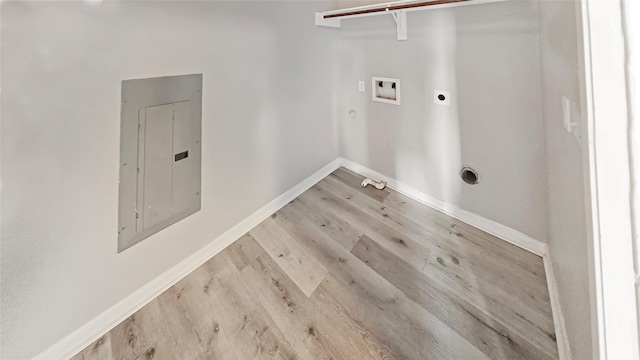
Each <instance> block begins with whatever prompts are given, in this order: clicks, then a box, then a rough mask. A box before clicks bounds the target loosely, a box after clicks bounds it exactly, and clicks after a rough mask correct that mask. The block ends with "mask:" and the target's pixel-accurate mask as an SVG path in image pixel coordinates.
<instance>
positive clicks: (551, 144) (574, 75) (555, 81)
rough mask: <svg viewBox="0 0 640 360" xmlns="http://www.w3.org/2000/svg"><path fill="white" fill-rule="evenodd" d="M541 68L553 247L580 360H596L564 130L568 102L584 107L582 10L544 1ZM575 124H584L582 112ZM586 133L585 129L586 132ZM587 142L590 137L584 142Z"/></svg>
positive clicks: (575, 144) (578, 151) (575, 143)
mask: <svg viewBox="0 0 640 360" xmlns="http://www.w3.org/2000/svg"><path fill="white" fill-rule="evenodd" d="M539 12H540V62H541V70H542V71H541V74H542V103H543V116H544V130H545V146H546V154H547V155H546V158H547V182H548V191H549V235H548V244H549V250H550V254H551V259H552V261H553V267H554V272H555V275H556V277H557V281H558V292H559V295H560V302H561V305H562V310H563V313H564V317H565V325H566V328H567V333H568V337H569V344H570V347H571V353H572V355H573V358H574V359H591V358H592V346H591V308H590V301H589V299H590V295H589V270H588V262H587V261H588V254H587V249H588V246H589V243H588V238H587V223H586V211H585V185H584V180H583V179H584V175H583V154H582V147H581V145H580V143H581V142H580V141H579V140H578V139H576V138H575V137H574V136H573V135H572V134H570V133H568V132H567V131H566V130H565V128H564V127H563V110H562V97H563V96H564V97H566V98H568V99H569V100H570V101H571V102H573V103H574V104H575V105H576V106H575V108H576V109H579V108H580V107H579V106H578V104H579V103H580V89H579V76H580V74H579V66H578V37H577V27H576V9H575V3H574V2H572V1H541V2H540V3H539ZM574 115H575V116H574V118H573V120H572V121H575V122H578V123H582V122H583V121H582V120H581V119H580V114H579V111H578V112H577V113H574ZM582 131H584V129H582ZM582 138H584V136H583V137H582Z"/></svg>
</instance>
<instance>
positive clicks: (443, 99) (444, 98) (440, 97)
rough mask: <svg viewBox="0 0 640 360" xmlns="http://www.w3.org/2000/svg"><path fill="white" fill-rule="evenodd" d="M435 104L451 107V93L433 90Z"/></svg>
mask: <svg viewBox="0 0 640 360" xmlns="http://www.w3.org/2000/svg"><path fill="white" fill-rule="evenodd" d="M433 103H434V104H438V105H446V106H451V93H450V92H449V91H446V90H433Z"/></svg>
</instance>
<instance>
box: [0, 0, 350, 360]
mask: <svg viewBox="0 0 640 360" xmlns="http://www.w3.org/2000/svg"><path fill="white" fill-rule="evenodd" d="M332 5H333V6H332ZM334 7H335V4H332V3H331V2H322V3H320V2H307V3H295V2H233V3H232V2H220V3H213V2H164V1H162V2H111V1H105V2H103V3H102V4H101V5H89V4H87V3H86V2H41V3H35V2H7V1H3V2H2V18H1V20H2V21H1V22H2V29H1V30H2V38H1V40H2V52H1V56H2V58H1V64H2V73H3V77H2V103H1V106H2V113H1V115H2V129H1V130H2V139H1V141H2V142H1V144H2V148H1V151H2V168H1V171H2V203H1V205H2V211H3V212H2V248H1V253H2V255H1V256H2V257H1V262H2V267H1V272H2V284H1V286H2V295H1V296H2V298H1V300H2V305H1V318H2V329H1V330H2V337H1V341H2V358H3V359H24V358H28V357H31V356H34V355H36V354H38V353H39V352H41V351H43V350H44V349H45V348H47V347H48V346H50V345H52V344H54V343H55V342H56V341H58V340H60V339H61V338H63V337H64V336H65V335H67V334H69V333H71V332H72V331H74V330H75V329H77V328H78V327H80V326H81V325H83V324H85V323H86V322H87V321H89V320H91V319H92V318H94V317H95V316H97V315H98V314H100V313H101V312H102V311H104V310H106V309H107V308H109V307H110V306H112V305H114V304H115V303H116V302H117V301H119V300H121V299H123V298H125V297H126V296H127V295H129V294H130V293H132V292H133V291H135V290H136V289H138V288H139V287H141V286H142V285H144V284H145V283H147V282H149V281H150V280H151V279H153V278H155V277H156V276H158V275H159V274H161V273H162V272H164V271H165V270H167V269H169V268H170V267H171V266H173V265H174V264H176V263H178V262H179V261H180V260H182V259H184V258H186V257H187V256H189V255H190V254H192V253H194V252H196V251H197V250H198V249H200V248H202V247H203V246H204V245H206V244H208V243H209V242H210V241H211V240H212V239H214V238H215V237H216V236H217V235H219V234H221V233H222V232H224V231H225V230H227V229H228V228H230V227H231V226H233V225H235V224H236V223H238V222H239V221H240V220H242V219H243V218H245V217H246V216H248V215H249V214H251V213H252V212H254V211H255V210H257V209H258V208H260V207H261V206H262V205H264V204H266V203H267V202H269V201H270V200H272V199H274V198H275V197H277V196H278V195H279V194H281V193H283V192H284V191H286V190H288V189H289V188H291V187H292V186H293V185H294V184H296V183H298V182H299V181H301V180H303V179H304V178H306V177H307V176H309V175H310V174H312V173H313V172H315V171H316V170H318V169H319V168H320V167H322V166H324V165H326V164H327V163H328V162H330V161H331V160H333V159H335V158H336V157H337V156H338V153H337V144H336V140H335V135H334V134H335V129H333V128H332V127H331V118H332V116H333V114H334V104H333V89H334V88H335V86H334V84H332V83H331V79H330V78H327V74H330V73H332V66H333V63H332V60H333V59H334V56H333V55H332V47H331V44H332V42H331V41H332V39H333V37H332V34H331V32H330V31H327V30H326V29H323V30H319V29H316V27H315V26H314V24H313V12H315V11H325V10H329V9H330V8H334ZM189 73H203V75H204V85H203V86H204V89H203V118H202V125H203V136H202V138H203V148H202V155H203V156H202V159H203V160H202V210H201V211H200V212H198V213H196V214H195V215H193V216H191V217H189V218H187V219H185V220H183V221H181V222H179V223H177V224H175V225H173V226H171V227H170V228H168V229H166V230H164V231H162V232H160V233H159V234H157V235H154V236H153V237H151V238H149V239H147V240H145V241H143V242H142V243H140V244H138V245H136V246H134V247H132V248H130V249H128V250H126V251H125V252H123V253H121V254H117V252H116V242H117V234H116V227H117V200H118V169H119V167H118V162H119V135H120V134H119V128H120V125H119V121H120V105H119V104H120V81H121V80H123V79H130V78H144V77H154V76H164V75H175V74H189Z"/></svg>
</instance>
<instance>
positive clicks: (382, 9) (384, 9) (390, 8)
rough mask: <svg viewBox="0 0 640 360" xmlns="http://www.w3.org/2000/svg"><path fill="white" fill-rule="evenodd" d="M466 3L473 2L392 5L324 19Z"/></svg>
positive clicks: (438, 0) (453, 0) (439, 0)
mask: <svg viewBox="0 0 640 360" xmlns="http://www.w3.org/2000/svg"><path fill="white" fill-rule="evenodd" d="M464 1H471V0H435V1H422V2H418V3H413V4H403V5H392V6H385V7H379V8H374V9H363V10H354V11H349V12H343V13H337V14H327V15H324V16H323V17H324V18H325V19H331V18H337V17H343V16H353V15H362V14H371V13H377V12H387V11H394V10H404V9H411V8H417V7H423V6H424V7H426V6H433V5H442V4H451V3H457V2H464Z"/></svg>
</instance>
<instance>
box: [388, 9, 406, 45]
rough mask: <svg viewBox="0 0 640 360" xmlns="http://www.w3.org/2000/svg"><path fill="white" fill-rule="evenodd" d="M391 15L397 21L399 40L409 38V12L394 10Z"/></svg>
mask: <svg viewBox="0 0 640 360" xmlns="http://www.w3.org/2000/svg"><path fill="white" fill-rule="evenodd" d="M391 16H393V20H395V21H396V31H397V32H398V40H407V12H406V11H394V12H392V13H391Z"/></svg>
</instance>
